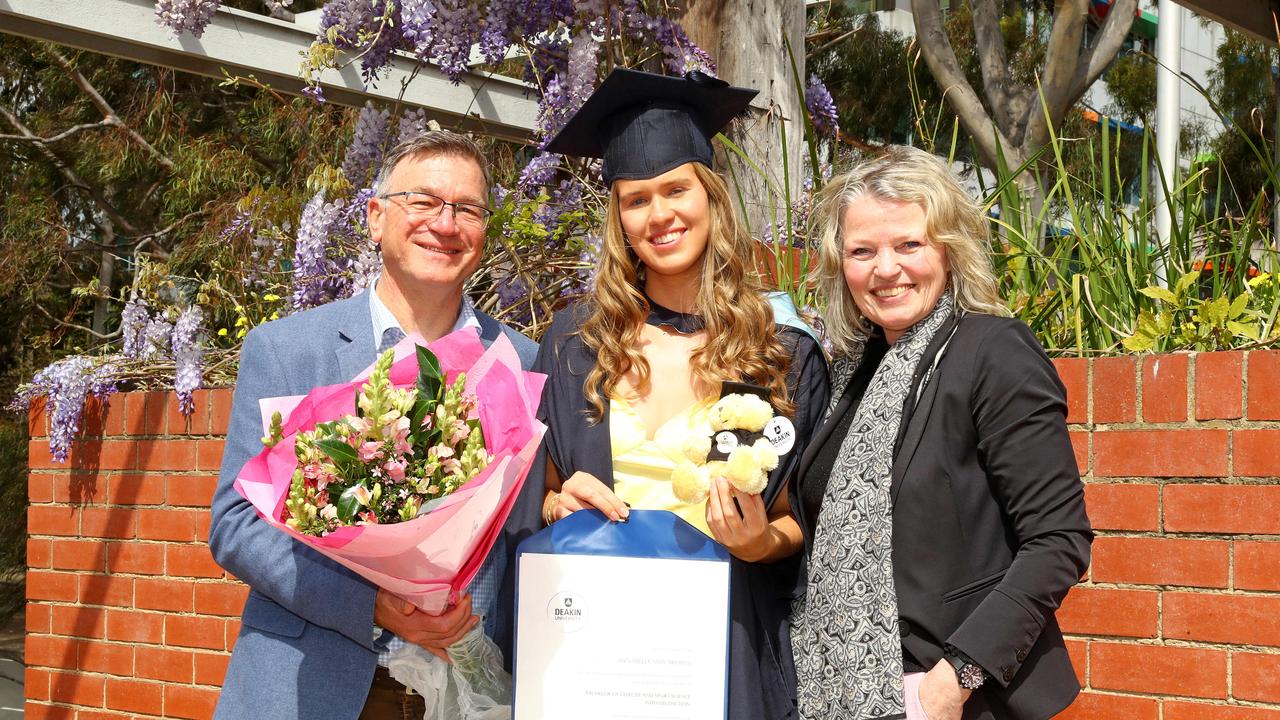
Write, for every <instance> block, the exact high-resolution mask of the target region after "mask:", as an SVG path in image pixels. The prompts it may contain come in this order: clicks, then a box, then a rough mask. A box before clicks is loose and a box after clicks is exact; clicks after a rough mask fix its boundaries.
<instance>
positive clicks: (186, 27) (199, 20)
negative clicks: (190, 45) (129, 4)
mask: <svg viewBox="0 0 1280 720" xmlns="http://www.w3.org/2000/svg"><path fill="white" fill-rule="evenodd" d="M221 4H222V2H221V0H157V1H156V22H157V23H158V24H160V25H163V26H165V27H167V28H169V29H170V30H172V31H173V35H174V37H179V36H181V35H182V33H184V32H189V33H191V34H192V36H194V37H200V36H201V35H203V34H204V29H205V27H206V26H207V25H208V24H209V23H210V22H212V21H213V14H214V13H216V12H217V11H218V6H219V5H221Z"/></svg>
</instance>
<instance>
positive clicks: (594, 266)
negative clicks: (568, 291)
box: [578, 233, 604, 293]
mask: <svg viewBox="0 0 1280 720" xmlns="http://www.w3.org/2000/svg"><path fill="white" fill-rule="evenodd" d="M603 257H604V237H603V236H602V235H600V234H599V233H591V234H590V235H587V236H586V237H585V238H583V239H582V252H581V253H580V254H579V256H578V259H579V260H581V261H582V269H581V270H579V271H578V278H579V289H580V290H581V292H584V293H586V292H591V291H592V290H594V289H595V286H596V274H597V273H598V272H599V271H600V261H601V259H603Z"/></svg>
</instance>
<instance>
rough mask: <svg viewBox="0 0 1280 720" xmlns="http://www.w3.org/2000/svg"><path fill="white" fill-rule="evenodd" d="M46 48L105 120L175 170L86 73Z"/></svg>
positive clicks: (165, 165) (49, 48)
mask: <svg viewBox="0 0 1280 720" xmlns="http://www.w3.org/2000/svg"><path fill="white" fill-rule="evenodd" d="M44 50H45V53H46V54H48V56H49V57H51V58H53V61H54V62H55V63H57V64H58V66H59V67H61V68H62V70H63V72H65V73H66V74H67V77H69V78H71V82H73V83H75V84H76V86H77V87H79V88H80V91H81V92H83V93H84V94H85V95H86V96H87V97H88V98H89V101H90V102H92V103H93V104H94V106H95V107H97V108H98V112H101V113H102V119H103V122H105V123H108V124H110V125H114V126H116V127H118V128H120V129H121V130H124V132H125V134H127V135H128V136H129V139H131V140H133V141H134V142H135V143H137V144H138V145H139V146H141V147H142V148H143V149H144V150H146V151H147V152H149V153H151V155H152V157H154V158H155V159H156V162H157V163H159V164H160V166H161V167H163V168H164V169H165V170H166V171H168V172H173V168H174V163H173V161H172V160H170V159H169V158H168V156H166V155H165V154H164V153H162V152H160V151H159V150H157V149H156V148H155V146H154V145H152V144H151V143H149V142H147V139H146V138H144V137H142V136H141V135H139V134H138V133H137V132H136V131H134V129H133V128H131V127H129V126H128V125H127V124H125V122H124V121H123V120H121V119H120V116H119V115H117V114H116V111H115V109H114V108H112V107H111V104H110V103H108V102H107V101H106V98H104V97H102V95H100V94H99V93H98V90H97V89H96V88H94V87H93V85H92V84H91V83H90V82H89V80H88V79H87V78H85V76H84V75H82V74H80V71H79V70H76V68H75V66H74V65H72V64H71V61H70V60H67V59H66V58H65V57H63V56H62V53H59V52H58V51H57V50H55V49H53V47H52V46H50V45H45V46H44Z"/></svg>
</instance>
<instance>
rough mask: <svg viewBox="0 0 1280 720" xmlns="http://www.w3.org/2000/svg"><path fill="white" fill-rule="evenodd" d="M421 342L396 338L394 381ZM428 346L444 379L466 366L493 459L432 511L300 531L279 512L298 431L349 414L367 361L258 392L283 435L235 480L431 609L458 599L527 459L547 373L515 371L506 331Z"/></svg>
mask: <svg viewBox="0 0 1280 720" xmlns="http://www.w3.org/2000/svg"><path fill="white" fill-rule="evenodd" d="M415 341H416V342H415ZM418 343H421V338H420V337H409V338H406V339H404V340H402V341H401V342H400V343H399V344H398V345H397V346H396V355H395V357H396V361H395V363H394V364H393V365H392V367H391V381H392V383H393V384H395V385H396V387H405V386H408V385H412V384H413V383H415V382H416V381H417V377H418V359H417V354H416V349H415V348H416V344H418ZM426 345H427V347H428V348H429V349H430V350H431V351H432V352H433V353H435V354H436V357H437V358H439V360H440V365H441V367H442V368H443V369H444V371H445V375H446V379H447V381H448V382H452V381H453V380H455V379H456V378H457V376H458V373H460V372H465V373H466V374H467V380H466V388H467V391H468V392H471V393H473V394H475V396H476V398H477V403H476V412H477V414H478V415H479V418H480V424H481V427H482V428H483V429H484V438H485V446H486V449H487V450H488V451H489V453H490V455H492V456H493V458H494V459H493V461H492V462H491V463H490V464H489V465H488V467H486V468H485V469H484V470H483V471H481V472H480V474H479V475H477V476H476V477H474V478H472V480H471V481H470V482H468V483H467V484H466V485H463V486H462V487H461V488H459V489H458V491H457V492H455V493H453V494H452V495H449V496H447V497H446V498H445V499H444V501H443V502H441V503H440V504H439V506H437V507H436V508H435V509H433V510H432V511H431V512H429V513H427V514H425V515H420V516H419V517H417V518H414V519H413V520H410V521H408V522H402V523H395V524H391V525H360V526H355V527H345V528H340V529H339V530H337V531H336V532H333V533H330V534H329V535H326V536H325V537H321V538H317V537H311V536H308V535H302V534H300V533H298V532H296V531H294V530H292V529H290V528H289V527H288V526H287V525H285V524H284V523H283V522H281V521H280V515H281V511H282V510H283V508H284V501H285V498H286V497H287V495H288V493H289V483H290V480H291V478H292V477H293V471H294V470H296V469H297V467H298V461H297V458H296V457H295V455H294V452H293V446H294V440H295V438H296V437H297V434H298V433H299V432H303V431H307V430H311V429H313V428H314V427H315V426H316V424H317V423H319V422H327V421H330V420H334V419H337V418H338V417H340V416H342V415H347V414H353V413H354V412H355V408H356V406H355V399H356V396H357V395H358V394H359V391H360V388H361V387H362V386H363V385H364V380H365V379H366V378H367V377H368V375H369V372H370V369H371V368H372V366H370V369H366V370H365V371H364V372H363V373H361V374H360V375H359V376H358V377H356V378H355V379H354V380H352V381H351V382H348V383H342V384H339V385H328V386H323V387H317V388H315V389H313V390H312V391H311V392H310V393H307V395H305V396H302V397H298V396H293V397H282V398H272V399H268V400H264V401H262V403H261V407H262V411H263V417H264V419H269V418H270V417H271V414H272V413H273V412H275V411H277V410H278V411H280V413H281V416H282V417H284V418H285V421H284V439H283V440H282V441H281V442H279V443H277V444H276V446H275V447H274V448H264V449H263V451H262V452H261V453H259V454H258V455H257V456H256V457H254V458H253V459H251V460H250V461H249V462H248V463H246V464H245V466H244V468H243V469H242V470H241V471H240V475H239V477H238V478H237V479H236V482H235V488H236V490H237V491H239V493H240V494H241V495H242V496H244V498H245V499H246V500H248V501H249V503H250V504H252V505H253V507H254V508H255V509H256V510H257V511H258V515H259V516H261V517H262V519H263V520H265V521H266V522H268V523H270V524H271V525H273V526H274V527H276V528H278V529H279V530H280V531H281V532H284V533H287V534H288V535H290V536H292V537H293V538H294V539H296V540H297V541H298V542H303V543H306V544H307V545H310V546H311V547H312V548H314V549H315V550H317V551H318V552H320V553H323V554H324V555H326V556H328V557H330V558H332V559H333V560H335V561H337V562H339V563H341V564H342V565H345V566H346V567H348V568H350V569H351V570H353V571H354V572H356V573H358V574H360V576H361V577H364V578H365V579H367V580H369V581H370V582H372V583H374V584H375V585H377V586H378V587H381V588H383V589H385V590H387V591H389V592H392V593H395V594H396V595H399V596H401V597H403V598H405V599H406V600H408V601H409V602H412V603H413V604H414V605H416V606H417V607H419V608H421V609H423V610H425V611H427V612H429V613H433V614H435V613H440V612H442V611H443V610H444V609H445V608H446V607H448V606H449V605H451V604H453V603H455V602H456V601H457V599H458V595H459V593H460V592H461V591H462V589H463V588H465V587H466V586H467V584H468V583H470V582H471V579H472V578H473V577H474V576H475V574H476V572H477V571H478V570H479V569H480V565H481V563H483V562H484V558H485V556H486V555H488V553H489V549H490V548H492V547H493V544H494V542H495V541H496V540H497V539H498V536H499V534H500V533H501V530H502V525H503V523H504V522H505V521H506V519H507V515H509V514H510V512H511V507H512V505H513V504H514V503H515V500H516V496H517V495H518V494H519V490H520V487H521V485H523V483H524V479H525V477H526V476H527V475H528V473H529V468H530V467H531V466H532V465H533V458H534V453H535V452H536V451H537V448H538V443H539V442H541V440H542V436H543V434H544V433H545V432H546V427H545V426H544V425H543V424H542V423H540V422H539V421H538V420H537V418H536V417H535V415H536V413H537V409H538V402H539V399H540V398H541V397H542V386H543V384H544V383H545V382H546V376H545V375H542V374H539V373H531V372H525V371H523V370H521V369H520V358H519V356H518V355H517V354H516V351H515V347H514V346H512V345H511V341H510V340H508V339H507V338H506V337H499V338H498V339H497V341H495V342H494V343H493V344H491V345H490V346H489V347H488V348H485V347H484V345H483V344H482V343H481V342H480V338H479V336H478V335H477V334H476V332H475V330H473V329H463V330H459V331H457V332H454V333H451V334H449V335H446V336H445V337H442V338H440V339H439V340H437V341H435V342H433V343H429V344H426Z"/></svg>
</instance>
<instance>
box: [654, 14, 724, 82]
mask: <svg viewBox="0 0 1280 720" xmlns="http://www.w3.org/2000/svg"><path fill="white" fill-rule="evenodd" d="M653 37H654V39H655V40H656V41H657V42H658V44H659V45H661V46H662V57H663V58H664V59H665V60H666V66H667V69H668V70H670V71H671V72H673V73H675V74H677V75H683V74H685V73H687V72H691V71H694V70H697V71H700V72H703V73H706V74H707V75H715V74H716V61H715V60H712V59H711V56H710V55H708V54H707V52H706V51H705V50H703V49H702V48H700V47H698V46H697V45H696V44H694V42H693V41H692V40H690V39H689V36H688V35H686V34H685V32H684V28H682V27H680V24H679V23H677V22H676V21H674V20H672V19H671V18H666V17H659V18H654V19H653Z"/></svg>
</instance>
